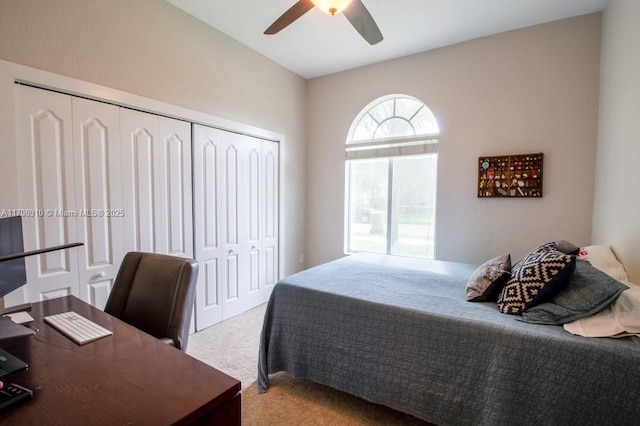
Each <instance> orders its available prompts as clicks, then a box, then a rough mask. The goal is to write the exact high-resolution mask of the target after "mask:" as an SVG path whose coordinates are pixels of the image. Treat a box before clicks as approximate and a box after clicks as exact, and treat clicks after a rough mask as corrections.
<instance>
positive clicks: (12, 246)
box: [0, 216, 27, 297]
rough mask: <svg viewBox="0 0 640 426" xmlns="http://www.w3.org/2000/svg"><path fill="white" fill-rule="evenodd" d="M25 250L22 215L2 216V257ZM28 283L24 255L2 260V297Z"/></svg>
mask: <svg viewBox="0 0 640 426" xmlns="http://www.w3.org/2000/svg"><path fill="white" fill-rule="evenodd" d="M23 252H24V243H23V240H22V217H20V216H13V217H5V218H0V257H2V256H9V255H18V254H21V253H23ZM26 283H27V268H26V267H25V260H24V257H17V258H15V259H10V260H4V261H0V297H4V296H5V295H7V294H9V293H11V292H12V291H13V290H15V289H17V288H20V287H21V286H23V285H25V284H26Z"/></svg>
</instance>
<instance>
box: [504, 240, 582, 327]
mask: <svg viewBox="0 0 640 426" xmlns="http://www.w3.org/2000/svg"><path fill="white" fill-rule="evenodd" d="M575 267H576V258H575V256H571V255H566V254H564V253H561V252H559V251H558V250H556V249H555V244H554V243H549V244H545V245H543V246H541V247H538V248H537V249H535V250H533V251H532V252H531V253H529V254H527V255H526V256H524V257H523V258H521V259H520V260H518V261H517V262H516V264H515V265H513V268H512V270H511V279H510V280H509V281H508V282H507V284H506V285H505V286H504V288H503V289H502V291H501V292H500V296H499V297H498V308H500V312H502V313H505V314H514V315H520V314H521V313H522V311H524V310H525V309H527V308H530V307H532V306H535V305H537V304H539V303H542V302H544V301H546V300H549V299H550V298H551V297H553V295H554V294H555V293H557V292H558V291H559V290H560V289H561V288H562V286H563V285H564V284H565V283H566V282H567V280H568V279H569V277H570V276H571V274H572V273H573V270H574V269H575Z"/></svg>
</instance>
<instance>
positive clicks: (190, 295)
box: [104, 252, 198, 351]
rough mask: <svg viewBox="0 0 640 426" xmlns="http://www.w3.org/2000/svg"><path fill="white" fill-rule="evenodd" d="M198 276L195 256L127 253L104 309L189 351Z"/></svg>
mask: <svg viewBox="0 0 640 426" xmlns="http://www.w3.org/2000/svg"><path fill="white" fill-rule="evenodd" d="M197 276H198V263H197V262H196V261H195V260H193V259H185V258H181V257H175V256H168V255H164V254H157V253H141V252H130V253H127V254H126V255H125V257H124V259H123V261H122V264H121V265H120V269H119V271H118V276H117V277H116V280H115V282H114V284H113V289H112V290H111V294H110V295H109V299H108V300H107V304H106V306H105V308H104V311H105V312H107V313H108V314H110V315H113V316H114V317H116V318H119V319H121V320H122V321H124V322H126V323H128V324H130V325H132V326H134V327H136V328H138V329H140V330H142V331H144V332H146V333H149V334H151V335H152V336H154V337H156V338H158V339H164V340H165V342H166V343H170V344H173V345H174V346H175V347H177V348H178V349H180V350H182V351H186V349H187V340H188V338H189V325H190V322H191V314H192V313H193V302H194V298H195V287H196V278H197Z"/></svg>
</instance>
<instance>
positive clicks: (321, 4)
mask: <svg viewBox="0 0 640 426" xmlns="http://www.w3.org/2000/svg"><path fill="white" fill-rule="evenodd" d="M352 1H353V0H311V3H313V4H314V5H315V6H316V7H317V8H318V9H320V10H321V11H323V12H324V13H328V14H329V15H335V14H336V13H341V12H342V11H343V10H345V9H346V8H347V7H349V5H350V4H351V2H352Z"/></svg>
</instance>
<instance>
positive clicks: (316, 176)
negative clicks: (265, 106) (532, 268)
mask: <svg viewBox="0 0 640 426" xmlns="http://www.w3.org/2000/svg"><path fill="white" fill-rule="evenodd" d="M600 19H601V15H600V14H592V15H587V16H582V17H577V18H572V19H567V20H563V21H557V22H553V23H549V24H545V25H540V26H535V27H530V28H526V29H522V30H517V31H512V32H508V33H504V34H499V35H496V36H491V37H486V38H482V39H477V40H473V41H469V42H465V43H461V44H458V45H454V46H450V47H445V48H442V49H438V50H434V51H430V52H426V53H422V54H418V55H413V56H410V57H405V58H401V59H397V60H392V61H389V62H384V63H380V64H375V65H372V66H367V67H363V68H359V69H354V70H350V71H346V72H342V73H339V74H334V75H329V76H325V77H319V78H316V79H313V80H310V81H309V83H308V92H307V99H308V129H307V137H308V143H309V145H308V147H307V168H308V173H307V227H308V232H307V242H306V251H307V256H308V257H307V266H311V265H315V264H318V263H321V262H325V261H327V260H331V259H335V258H337V257H340V256H341V255H342V253H343V239H344V231H343V206H344V199H343V198H344V195H343V194H344V142H345V138H346V136H347V132H348V130H349V126H350V124H351V121H352V120H353V118H355V117H356V115H357V114H358V112H359V111H360V110H361V109H362V108H364V107H365V106H366V105H367V104H368V103H369V102H371V101H372V100H374V99H376V98H378V97H380V96H383V95H387V94H390V93H402V94H407V95H411V96H415V97H416V98H418V99H420V100H422V101H423V102H425V103H426V104H427V105H428V106H429V107H430V108H431V110H432V111H433V112H434V114H435V115H436V117H437V119H438V122H439V124H440V128H441V137H440V154H439V165H438V167H439V170H438V172H439V177H438V198H437V218H436V221H437V225H436V257H437V258H438V259H442V260H451V261H463V262H474V263H479V262H482V261H484V260H486V259H488V258H490V257H491V256H495V255H499V254H501V253H505V252H510V253H511V254H512V256H515V257H519V256H520V255H522V254H523V253H524V252H525V251H527V250H530V249H532V248H534V247H535V246H536V245H537V244H539V243H544V242H547V241H550V240H554V239H560V238H563V239H567V240H569V241H572V242H574V243H575V244H580V245H582V244H587V243H589V242H590V239H591V219H592V205H593V185H594V168H595V154H596V133H597V121H598V95H599V92H598V84H599V83H598V80H599V67H600ZM528 152H543V153H544V155H545V164H544V170H545V176H544V197H543V198H542V199H517V200H516V199H478V198H476V191H475V187H476V184H477V170H476V164H477V160H478V157H479V156H482V155H498V154H517V153H528ZM636 158H638V157H636Z"/></svg>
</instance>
